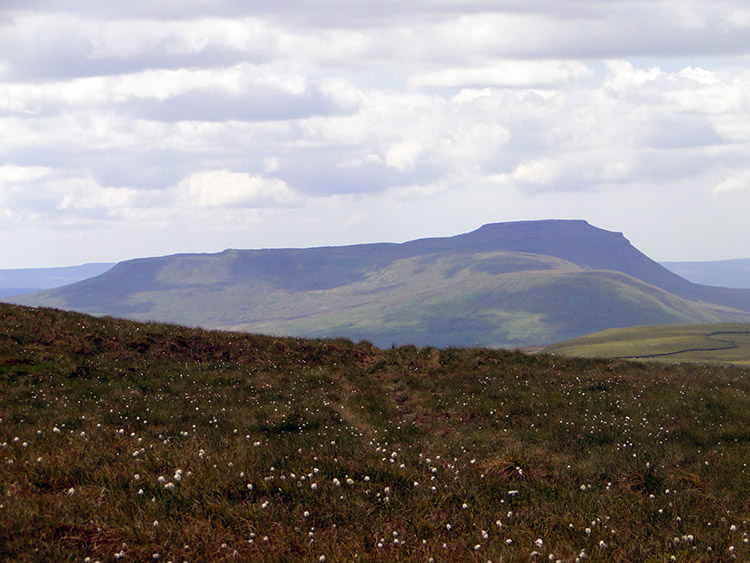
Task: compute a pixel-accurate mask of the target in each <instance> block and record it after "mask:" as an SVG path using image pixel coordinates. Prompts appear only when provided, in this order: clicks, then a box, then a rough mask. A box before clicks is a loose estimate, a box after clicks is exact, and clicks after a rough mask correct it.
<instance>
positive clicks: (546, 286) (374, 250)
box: [16, 221, 750, 347]
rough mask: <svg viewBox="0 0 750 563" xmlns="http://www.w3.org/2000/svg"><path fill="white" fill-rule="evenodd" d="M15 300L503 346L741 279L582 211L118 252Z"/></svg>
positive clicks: (739, 314)
mask: <svg viewBox="0 0 750 563" xmlns="http://www.w3.org/2000/svg"><path fill="white" fill-rule="evenodd" d="M16 302H19V303H23V304H28V305H45V306H53V307H59V308H63V309H72V310H77V311H82V312H87V313H92V314H106V315H115V316H122V317H129V318H133V319H139V320H157V321H169V322H178V323H181V324H185V325H191V326H202V327H207V328H225V329H227V328H228V329H237V330H248V331H252V332H262V333H266V334H288V335H296V336H309V337H333V336H342V337H347V338H352V339H357V340H358V339H367V340H370V341H372V342H374V343H375V344H377V345H379V346H389V345H391V344H405V343H415V344H420V345H423V344H424V345H437V346H448V345H469V346H474V345H481V346H506V347H508V346H510V347H512V346H526V345H538V344H548V343H551V342H555V341H560V340H565V339H569V338H573V337H576V336H580V335H583V334H587V333H590V332H594V331H597V330H602V329H606V328H611V327H622V326H632V325H641V324H664V323H683V322H715V321H745V320H750V291H748V290H729V289H720V288H710V287H705V286H698V285H695V284H692V283H690V282H688V281H686V280H684V279H682V278H680V277H679V276H677V275H676V274H673V273H672V272H670V271H669V270H667V269H666V268H664V267H662V266H660V265H659V264H657V263H656V262H654V261H652V260H650V259H649V258H648V257H646V256H645V255H643V254H642V253H641V252H639V251H638V250H636V249H635V248H633V246H632V245H630V243H629V242H628V241H627V240H626V239H625V238H624V237H623V236H622V234H620V233H612V232H608V231H604V230H602V229H598V228H595V227H592V226H591V225H589V224H588V223H586V222H585V221H526V222H518V223H500V224H493V225H485V226H484V227H481V228H480V229H478V230H476V231H473V232H471V233H467V234H463V235H458V236H454V237H448V238H435V239H422V240H416V241H411V242H407V243H403V244H390V243H382V244H368V245H355V246H344V247H325V248H310V249H268V250H227V251H225V252H222V253H219V254H183V255H174V256H166V257H161V258H146V259H140V260H131V261H128V262H123V263H120V264H118V265H117V266H115V267H114V268H113V269H112V270H110V271H109V272H107V273H106V274H104V275H102V276H99V277H96V278H93V279H90V280H86V281H83V282H80V283H77V284H73V285H70V286H66V287H63V288H59V289H55V290H51V291H46V292H42V293H38V294H34V295H31V296H24V297H22V298H18V299H16Z"/></svg>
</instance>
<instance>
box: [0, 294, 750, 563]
mask: <svg viewBox="0 0 750 563" xmlns="http://www.w3.org/2000/svg"><path fill="white" fill-rule="evenodd" d="M748 428H750V372H748V371H746V370H741V369H738V368H721V369H717V368H715V367H710V366H703V367H698V366H690V365H674V366H663V365H653V364H651V365H650V364H642V363H635V362H627V361H622V360H585V359H570V358H565V357H558V356H548V355H544V354H542V355H537V356H527V355H524V354H521V353H519V352H509V351H503V350H488V349H482V348H466V349H456V348H448V349H437V348H417V347H414V346H406V347H399V348H393V349H387V350H381V349H378V348H375V347H373V346H372V345H370V344H368V343H359V344H355V343H352V342H351V341H347V340H343V339H335V340H305V339H292V338H272V337H263V336H255V335H250V334H240V333H230V332H218V331H216V332H205V331H202V330H198V329H189V328H182V327H178V326H172V325H161V324H153V323H151V324H138V323H135V322H131V321H125V320H115V319H110V318H94V317H89V316H85V315H80V314H75V313H63V312H60V311H55V310H50V309H30V308H24V307H17V306H10V305H0V538H2V541H0V559H2V560H3V561H114V560H120V561H190V562H198V561H230V560H231V561H235V560H236V561H270V562H282V561H329V562H330V561H357V560H359V561H430V560H433V559H434V560H436V561H469V562H485V561H488V560H489V561H529V560H532V561H533V560H539V561H542V560H543V561H547V560H562V561H575V560H576V559H578V560H584V561H593V562H611V561H669V560H670V558H674V560H678V561H725V560H726V561H730V560H740V561H742V560H748V559H749V558H750V547H749V546H748V543H750V542H749V540H750V524H749V523H748V522H749V521H750V503H749V501H748V499H749V498H750V474H749V473H748V468H747V459H748V456H750V431H749V430H748Z"/></svg>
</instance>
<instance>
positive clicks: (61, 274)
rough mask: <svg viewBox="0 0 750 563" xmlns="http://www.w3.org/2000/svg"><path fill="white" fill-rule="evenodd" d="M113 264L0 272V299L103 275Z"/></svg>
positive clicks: (19, 269)
mask: <svg viewBox="0 0 750 563" xmlns="http://www.w3.org/2000/svg"><path fill="white" fill-rule="evenodd" d="M112 266H114V264H113V263H91V264H82V265H80V266H65V267H61V268H18V269H7V270H0V297H10V296H12V295H23V294H25V293H32V292H36V291H39V290H42V289H50V288H53V287H59V286H62V285H68V284H71V283H75V282H77V281H81V280H85V279H87V278H93V277H95V276H98V275H100V274H103V273H104V272H106V271H107V270H109V269H111V268H112Z"/></svg>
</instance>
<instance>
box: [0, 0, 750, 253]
mask: <svg viewBox="0 0 750 563" xmlns="http://www.w3.org/2000/svg"><path fill="white" fill-rule="evenodd" d="M749 14H750V11H749V10H748V8H747V6H746V3H745V2H744V1H742V0H721V1H720V2H709V1H702V0H698V1H695V2H689V3H687V4H686V3H685V2H678V1H677V0H655V1H653V2H632V1H630V0H614V1H612V2H601V1H595V0H556V1H554V2H553V1H551V0H506V1H504V2H496V1H492V0H462V1H460V2H456V1H452V0H429V1H428V0H410V1H405V2H395V1H393V2H390V1H389V2H386V3H385V4H384V3H383V1H382V0H364V1H362V2H356V3H352V2H350V1H348V0H325V1H322V2H315V3H311V2H308V1H303V0H289V1H285V2H278V1H272V0H257V1H254V2H240V1H239V0H219V1H217V2H211V3H206V2H204V1H202V0H185V1H182V2H176V1H175V0H165V1H163V2H158V3H156V4H155V3H153V2H146V1H145V0H133V1H132V2H125V3H113V2H100V1H94V0H80V1H79V2H67V1H62V0H24V1H21V0H7V1H6V2H3V3H2V7H0V128H1V129H2V130H3V132H4V135H3V136H2V137H0V163H2V166H0V220H1V221H2V222H3V223H2V225H3V226H4V227H3V228H4V230H3V232H2V233H0V235H2V236H3V237H4V240H5V239H6V238H7V237H8V236H10V233H14V232H20V231H21V230H23V229H25V230H26V232H27V235H28V236H27V238H29V239H31V238H33V237H34V236H36V235H34V234H33V232H39V233H42V232H44V233H49V232H51V230H52V229H57V230H58V231H59V230H60V229H63V228H64V229H67V228H71V229H74V228H77V227H75V226H81V225H83V226H85V228H89V229H94V228H95V229H101V231H100V232H101V233H104V232H108V231H107V229H112V232H117V233H119V234H118V235H117V236H118V237H121V236H123V235H122V233H123V232H124V231H125V229H126V228H127V226H128V225H138V229H140V232H143V233H146V232H148V233H151V234H152V235H153V236H152V238H158V239H159V240H160V241H162V240H167V239H170V240H171V239H173V237H172V236H171V235H170V236H169V237H167V236H165V235H164V234H163V233H166V232H179V233H180V237H183V238H180V239H179V240H178V239H177V238H175V239H174V240H175V242H174V244H175V245H176V244H178V243H180V244H183V246H182V247H181V248H180V250H191V248H189V246H190V245H191V244H195V245H201V248H204V249H205V248H206V246H205V245H207V244H208V241H209V239H210V240H211V241H213V242H211V244H212V245H216V246H224V247H226V246H236V247H242V246H253V245H255V244H260V243H263V244H274V245H279V244H283V243H284V242H291V241H293V240H297V239H294V238H293V236H292V235H291V234H288V233H289V232H290V230H291V229H290V228H288V227H289V226H290V225H298V224H299V225H305V226H306V227H305V228H308V229H310V230H311V232H315V229H318V230H319V232H320V233H326V234H321V235H320V242H327V243H333V242H335V240H334V239H336V237H339V239H338V240H339V242H349V241H353V240H363V239H365V238H366V237H367V236H369V237H370V240H378V239H385V238H395V237H397V235H398V236H401V237H408V236H411V235H415V236H419V235H420V234H421V233H420V232H417V231H418V230H423V231H424V232H428V233H429V234H439V233H438V232H436V231H439V230H440V229H448V228H449V226H450V228H451V229H453V232H454V233H455V232H460V230H462V229H463V228H464V227H468V228H470V227H472V226H475V223H476V222H477V221H479V220H481V221H487V220H493V219H495V220H501V219H504V218H505V219H513V218H515V217H516V216H517V215H524V217H525V218H533V217H532V215H533V213H534V210H535V209H537V208H538V213H546V214H548V215H554V214H555V213H556V212H557V211H558V210H559V211H560V213H561V214H567V215H569V216H573V215H579V216H580V215H582V214H583V213H584V212H586V213H590V214H592V215H593V216H594V217H597V216H598V217H603V218H604V219H606V220H607V221H614V220H615V219H617V217H616V215H617V214H615V213H614V212H612V213H611V214H610V215H607V211H606V208H616V207H617V206H618V205H620V202H621V201H622V200H623V199H627V200H628V201H629V202H631V203H632V206H631V207H630V208H629V209H630V211H631V212H633V213H636V215H638V213H637V212H636V211H637V205H638V202H639V201H640V202H641V204H642V202H644V201H650V200H652V199H653V200H658V201H662V202H667V201H668V199H667V198H668V197H671V200H670V201H672V203H670V206H671V207H670V213H673V216H674V217H673V219H672V220H673V221H678V220H679V216H680V213H679V212H678V211H677V209H680V210H681V211H682V213H683V214H684V215H685V216H691V217H694V215H695V212H694V211H692V210H691V209H688V206H689V205H693V206H696V207H697V208H699V209H702V210H706V213H709V211H708V210H709V209H712V206H713V207H715V208H717V209H718V208H721V209H722V212H723V216H732V217H734V215H733V213H736V211H735V210H734V208H733V207H732V206H730V205H729V204H728V203H727V202H728V201H729V200H732V201H733V202H734V205H737V204H738V203H742V202H744V201H745V199H746V198H747V197H750V195H748V194H750V191H748V190H746V189H745V187H744V186H745V184H746V180H747V175H746V174H747V173H746V169H747V161H748V160H747V159H748V157H750V71H749V70H748V68H747V60H748V59H747V52H748V50H747V33H748V30H749V28H750V15H749ZM665 194H666V195H665ZM721 194H723V195H729V194H731V197H715V196H717V195H721ZM618 198H619V199H618ZM628 198H630V199H628ZM743 198H745V199H743ZM664 205H665V206H666V203H664ZM535 206H536V207H535ZM600 208H601V210H600ZM672 209H674V211H673V212H672V211H671V210H672ZM578 210H580V211H578ZM710 212H713V211H710ZM311 213H313V214H317V215H318V216H319V218H315V217H310V214H311ZM665 213H666V211H665ZM641 214H643V213H641ZM417 215H418V216H419V217H420V219H419V220H418V221H417V220H415V219H413V217H415V216H417ZM384 217H387V218H388V219H387V220H386V219H383V218H384ZM480 217H481V219H480ZM623 220H624V219H623ZM635 220H636V219H633V221H635ZM722 221H724V219H722ZM459 224H460V225H461V226H460V227H459V226H458V225H459ZM186 225H196V226H200V227H199V228H200V229H202V231H203V232H204V233H206V232H209V231H210V232H215V233H216V234H215V235H212V238H211V237H208V235H204V236H203V237H200V236H196V235H193V234H191V232H190V229H189V228H188V227H187V226H186ZM280 225H285V226H286V227H287V228H286V229H285V228H282V227H281V226H280ZM331 225H335V226H331ZM338 225H348V226H347V227H346V229H344V228H340V227H338ZM404 225H405V226H404ZM32 226H37V227H38V228H39V230H38V231H33V230H30V229H32ZM417 226H419V229H417ZM454 226H455V227H454ZM603 226H606V225H603ZM613 226H615V227H616V225H613ZM360 228H361V229H362V232H361V234H360V231H359V230H358V229H360ZM644 228H648V227H644ZM431 229H432V230H431ZM616 230H621V231H622V230H625V229H624V228H622V227H620V228H617V229H616ZM247 232H253V233H255V234H254V237H255V238H252V239H245V238H243V237H244V233H247ZM28 233H32V234H28ZM157 233H162V235H157ZM268 233H275V234H274V235H273V237H276V238H275V239H274V240H276V241H277V242H273V241H271V239H269V238H267V237H271V235H270V234H268ZM378 233H380V234H378ZM391 233H394V234H392V235H391ZM39 236H40V237H41V238H44V237H48V238H46V239H45V240H48V241H52V243H50V245H53V243H54V241H55V240H57V239H55V238H54V237H51V238H50V237H49V235H48V234H45V235H41V234H40V235H39ZM113 236H114V235H113ZM315 236H318V235H317V234H316V235H315ZM71 237H72V235H71ZM104 238H106V237H104ZM8 240H10V239H8ZM13 240H16V239H13ZM19 240H20V239H19ZM71 240H72V239H71ZM122 240H124V241H125V242H122V246H121V247H120V248H129V247H127V245H126V242H127V240H126V239H122ZM130 240H132V234H131V236H130ZM142 240H143V245H144V246H143V247H142V248H143V249H148V248H149V247H148V246H147V244H148V237H145V236H144V237H143V238H142ZM300 240H301V239H300ZM305 240H306V239H305ZM204 241H205V242H204ZM298 242H299V240H298ZM166 244H167V243H166V242H165V243H164V245H162V246H159V248H160V249H161V250H162V251H166V250H167V248H166V246H165V245H166ZM665 244H666V243H665ZM698 245H699V243H698V242H695V243H694V245H693V246H695V247H696V248H697V247H698ZM5 246H8V245H5ZM79 246H81V247H83V246H86V245H79ZM8 248H9V247H8ZM35 248H37V247H35ZM71 248H72V247H71ZM101 249H102V252H104V251H106V246H104V245H103V246H102V247H101ZM38 251H39V252H44V248H43V246H39V247H38ZM5 252H6V253H10V252H16V251H15V250H7V249H6V250H5ZM143 253H144V254H148V251H147V250H144V251H143ZM16 254H17V255H19V256H20V258H18V259H19V260H20V259H23V258H25V257H24V256H22V255H20V253H19V252H16ZM2 256H3V255H2V254H1V253H0V258H2ZM40 260H41V258H40Z"/></svg>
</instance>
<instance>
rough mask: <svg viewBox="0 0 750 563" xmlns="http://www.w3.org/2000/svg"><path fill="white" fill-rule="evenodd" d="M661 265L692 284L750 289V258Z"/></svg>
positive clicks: (664, 263)
mask: <svg viewBox="0 0 750 563" xmlns="http://www.w3.org/2000/svg"><path fill="white" fill-rule="evenodd" d="M661 265H662V266H664V267H666V268H667V269H669V270H671V271H672V272H674V273H675V274H677V275H679V276H682V277H683V278H685V279H687V280H690V281H691V282H695V283H700V284H705V285H714V286H719V287H738V288H745V289H750V258H741V259H738V260H716V261H712V262H662V263H661Z"/></svg>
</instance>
